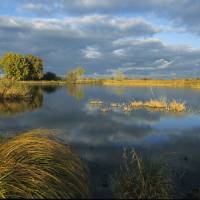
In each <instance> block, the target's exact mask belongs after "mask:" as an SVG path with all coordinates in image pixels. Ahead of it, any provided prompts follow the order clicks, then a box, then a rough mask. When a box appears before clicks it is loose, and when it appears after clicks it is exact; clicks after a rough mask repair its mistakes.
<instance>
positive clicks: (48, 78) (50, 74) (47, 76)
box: [43, 72, 57, 81]
mask: <svg viewBox="0 0 200 200" xmlns="http://www.w3.org/2000/svg"><path fill="white" fill-rule="evenodd" d="M43 80H46V81H56V80H57V76H56V74H55V73H53V72H46V73H45V74H44V76H43Z"/></svg>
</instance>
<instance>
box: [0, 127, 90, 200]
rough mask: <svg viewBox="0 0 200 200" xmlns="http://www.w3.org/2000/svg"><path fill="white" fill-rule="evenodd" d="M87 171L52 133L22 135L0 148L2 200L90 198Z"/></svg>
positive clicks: (75, 155) (46, 131)
mask: <svg viewBox="0 0 200 200" xmlns="http://www.w3.org/2000/svg"><path fill="white" fill-rule="evenodd" d="M88 196H89V187H88V179H87V174H86V169H85V167H84V165H83V163H82V161H81V160H80V158H79V156H77V154H75V153H74V152H73V151H72V149H71V148H70V147H69V146H66V145H65V144H62V143H61V142H58V141H57V140H55V138H54V137H53V136H52V133H51V132H50V131H48V130H34V131H31V132H28V133H25V134H22V135H18V136H16V137H14V138H12V139H10V140H8V141H6V142H4V143H3V144H2V145H1V146H0V198H28V199H29V198H31V199H32V198H39V199H43V198H88Z"/></svg>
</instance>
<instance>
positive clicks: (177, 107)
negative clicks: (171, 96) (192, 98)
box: [168, 100, 186, 112]
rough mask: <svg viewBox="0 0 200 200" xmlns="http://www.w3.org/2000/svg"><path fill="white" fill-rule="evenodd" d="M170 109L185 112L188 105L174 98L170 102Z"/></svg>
mask: <svg viewBox="0 0 200 200" xmlns="http://www.w3.org/2000/svg"><path fill="white" fill-rule="evenodd" d="M168 109H169V111H172V112H184V111H186V106H185V103H183V102H177V101H176V100H173V101H172V102H171V103H169V105H168Z"/></svg>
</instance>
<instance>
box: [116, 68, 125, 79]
mask: <svg viewBox="0 0 200 200" xmlns="http://www.w3.org/2000/svg"><path fill="white" fill-rule="evenodd" d="M124 78H125V75H124V73H123V71H122V70H121V69H117V70H116V71H115V73H114V79H115V80H123V79H124Z"/></svg>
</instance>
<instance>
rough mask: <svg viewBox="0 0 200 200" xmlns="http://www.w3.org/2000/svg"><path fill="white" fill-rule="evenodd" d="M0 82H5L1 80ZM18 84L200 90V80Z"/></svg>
mask: <svg viewBox="0 0 200 200" xmlns="http://www.w3.org/2000/svg"><path fill="white" fill-rule="evenodd" d="M0 82H3V80H1V81H0ZM18 83H21V84H27V85H65V84H88V85H103V86H127V87H134V86H135V87H175V88H184V87H185V88H197V89H200V79H171V80H162V79H123V80H114V79H109V78H108V79H95V78H82V79H78V80H77V81H75V82H69V81H68V82H67V81H66V80H64V79H63V80H57V81H46V80H40V81H19V82H18Z"/></svg>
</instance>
